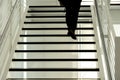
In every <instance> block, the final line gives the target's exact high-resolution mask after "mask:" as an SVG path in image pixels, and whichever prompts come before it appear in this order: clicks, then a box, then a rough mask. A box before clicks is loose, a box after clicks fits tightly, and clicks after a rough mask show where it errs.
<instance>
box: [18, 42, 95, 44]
mask: <svg viewBox="0 0 120 80" xmlns="http://www.w3.org/2000/svg"><path fill="white" fill-rule="evenodd" d="M18 44H95V42H18Z"/></svg>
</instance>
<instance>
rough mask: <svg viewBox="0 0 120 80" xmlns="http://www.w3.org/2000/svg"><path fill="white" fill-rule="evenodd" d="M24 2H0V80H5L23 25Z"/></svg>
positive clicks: (14, 0) (19, 0) (5, 0)
mask: <svg viewBox="0 0 120 80" xmlns="http://www.w3.org/2000/svg"><path fill="white" fill-rule="evenodd" d="M25 1H26V0H0V80H5V78H6V75H7V72H8V70H9V65H10V61H11V58H12V55H13V51H14V47H15V43H16V42H17V40H18V35H19V33H20V28H21V26H22V24H23V21H24V20H23V16H24V14H25V6H24V5H26V3H25Z"/></svg>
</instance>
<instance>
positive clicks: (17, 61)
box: [12, 59, 98, 62]
mask: <svg viewBox="0 0 120 80" xmlns="http://www.w3.org/2000/svg"><path fill="white" fill-rule="evenodd" d="M12 61H14V62H16V61H17V62H18V61H31V62H32V61H35V62H36V61H49V62H51V61H55V62H56V61H87V62H88V61H90V62H92V61H98V59H12Z"/></svg>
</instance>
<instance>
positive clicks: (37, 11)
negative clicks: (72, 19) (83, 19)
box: [27, 10, 91, 13]
mask: <svg viewBox="0 0 120 80" xmlns="http://www.w3.org/2000/svg"><path fill="white" fill-rule="evenodd" d="M27 12H28V13H39V12H50V13H51V12H66V11H65V10H32V11H30V10H28V11H27ZM79 12H91V10H79Z"/></svg>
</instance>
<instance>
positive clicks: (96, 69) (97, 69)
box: [9, 68, 99, 71]
mask: <svg viewBox="0 0 120 80" xmlns="http://www.w3.org/2000/svg"><path fill="white" fill-rule="evenodd" d="M9 71H99V68H86V69H79V68H25V69H24V68H10V69H9Z"/></svg>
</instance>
